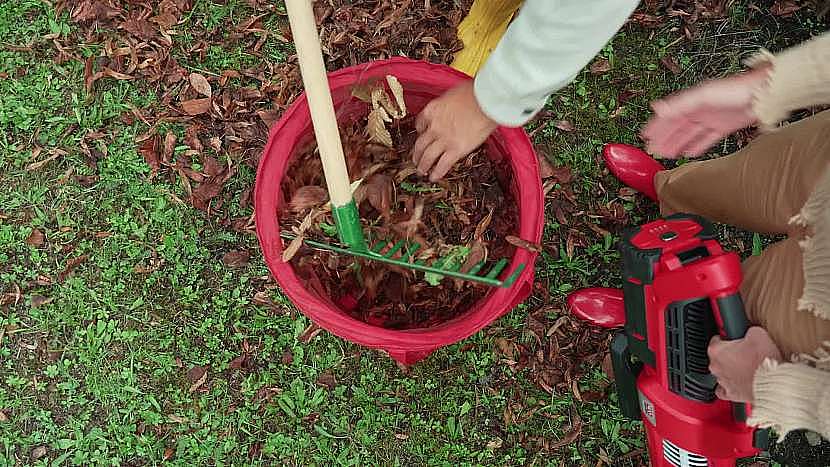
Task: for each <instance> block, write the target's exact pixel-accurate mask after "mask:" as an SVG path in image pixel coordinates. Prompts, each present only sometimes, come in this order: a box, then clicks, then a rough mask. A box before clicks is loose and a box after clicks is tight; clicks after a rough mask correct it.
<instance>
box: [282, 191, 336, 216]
mask: <svg viewBox="0 0 830 467" xmlns="http://www.w3.org/2000/svg"><path fill="white" fill-rule="evenodd" d="M328 199H329V193H328V191H326V189H325V188H323V187H321V186H317V185H306V186H302V187H300V188H298V189H297V190H296V191H295V192H294V196H292V197H291V202H289V203H288V209H289V210H291V211H292V212H301V211H305V210H306V209H311V208H315V207H318V206H321V205H323V203H325V202H326V201H328Z"/></svg>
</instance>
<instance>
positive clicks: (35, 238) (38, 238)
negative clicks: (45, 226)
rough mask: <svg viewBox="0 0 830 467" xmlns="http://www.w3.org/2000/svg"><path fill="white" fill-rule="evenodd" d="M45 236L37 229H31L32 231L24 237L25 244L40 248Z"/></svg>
mask: <svg viewBox="0 0 830 467" xmlns="http://www.w3.org/2000/svg"><path fill="white" fill-rule="evenodd" d="M45 239H46V237H45V236H44V235H43V232H41V231H40V230H38V229H32V233H30V234H29V236H28V237H27V238H26V244H27V245H29V246H33V247H35V248H40V247H41V246H43V243H44V241H45Z"/></svg>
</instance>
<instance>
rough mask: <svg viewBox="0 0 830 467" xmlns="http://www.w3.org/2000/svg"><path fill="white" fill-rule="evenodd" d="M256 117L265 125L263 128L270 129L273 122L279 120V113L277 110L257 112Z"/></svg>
mask: <svg viewBox="0 0 830 467" xmlns="http://www.w3.org/2000/svg"><path fill="white" fill-rule="evenodd" d="M256 114H257V115H259V118H261V119H262V121H263V122H264V123H265V126H267V127H268V128H271V126H272V125H273V124H274V122H276V121H277V119H278V118H279V115H280V113H279V112H278V111H277V110H273V109H272V110H257V112H256Z"/></svg>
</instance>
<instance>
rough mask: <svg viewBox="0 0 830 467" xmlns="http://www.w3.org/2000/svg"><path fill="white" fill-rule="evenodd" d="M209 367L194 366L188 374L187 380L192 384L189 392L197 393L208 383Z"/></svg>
mask: <svg viewBox="0 0 830 467" xmlns="http://www.w3.org/2000/svg"><path fill="white" fill-rule="evenodd" d="M207 369H208V367H207V366H194V367H193V368H191V369H190V370H189V371H188V372H187V379H188V380H190V382H191V383H192V384H191V385H190V389H189V390H188V392H190V393H191V394H192V393H194V392H196V391H197V390H198V389H199V388H200V387H202V385H203V384H205V381H207V375H208V372H207Z"/></svg>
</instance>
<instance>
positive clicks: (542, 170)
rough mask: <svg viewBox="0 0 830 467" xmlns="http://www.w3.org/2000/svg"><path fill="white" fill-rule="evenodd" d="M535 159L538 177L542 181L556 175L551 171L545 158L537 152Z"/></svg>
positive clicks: (550, 166)
mask: <svg viewBox="0 0 830 467" xmlns="http://www.w3.org/2000/svg"><path fill="white" fill-rule="evenodd" d="M536 158H537V159H538V160H539V175H540V176H541V177H542V180H544V179H546V178H550V177H553V176H554V175H555V174H556V172H554V170H553V165H552V164H551V163H550V161H549V160H548V158H547V157H545V156H544V155H543V154H540V153H538V152H537V153H536Z"/></svg>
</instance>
